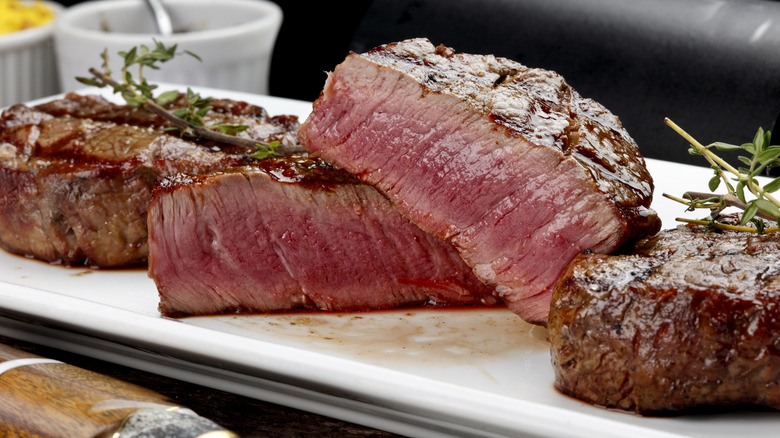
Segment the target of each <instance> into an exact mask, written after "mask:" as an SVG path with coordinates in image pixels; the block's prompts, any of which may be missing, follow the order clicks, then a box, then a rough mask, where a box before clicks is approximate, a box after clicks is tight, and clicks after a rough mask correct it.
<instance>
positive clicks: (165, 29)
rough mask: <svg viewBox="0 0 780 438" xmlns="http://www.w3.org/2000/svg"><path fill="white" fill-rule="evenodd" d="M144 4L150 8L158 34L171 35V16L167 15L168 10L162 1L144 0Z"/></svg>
mask: <svg viewBox="0 0 780 438" xmlns="http://www.w3.org/2000/svg"><path fill="white" fill-rule="evenodd" d="M146 4H147V5H149V9H151V10H152V15H154V22H155V23H156V24H157V30H158V31H159V32H160V34H161V35H163V36H169V35H172V34H173V25H172V24H171V17H170V16H169V15H168V11H166V10H165V7H164V6H163V5H162V2H161V1H160V0H146Z"/></svg>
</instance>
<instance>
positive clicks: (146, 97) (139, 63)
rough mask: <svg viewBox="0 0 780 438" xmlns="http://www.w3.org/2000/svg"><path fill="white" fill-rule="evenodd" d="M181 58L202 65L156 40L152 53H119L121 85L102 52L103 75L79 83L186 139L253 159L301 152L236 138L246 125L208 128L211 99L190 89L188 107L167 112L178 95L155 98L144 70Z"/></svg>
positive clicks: (174, 92)
mask: <svg viewBox="0 0 780 438" xmlns="http://www.w3.org/2000/svg"><path fill="white" fill-rule="evenodd" d="M178 54H186V55H189V56H192V57H194V58H195V59H197V60H199V61H200V58H199V57H198V55H196V54H194V53H192V52H190V51H186V50H185V51H183V52H181V53H179V52H177V45H176V44H174V45H172V46H170V47H166V46H165V45H164V44H163V43H161V42H159V41H157V40H154V48H153V49H150V48H149V47H147V46H145V45H141V46H139V47H133V48H132V49H130V50H129V51H127V52H119V56H120V57H122V59H123V60H124V63H123V65H122V69H121V73H120V74H121V82H120V81H117V80H115V79H114V78H113V77H112V76H111V73H112V72H111V70H110V69H109V66H108V53H107V51H103V53H102V54H101V59H102V60H103V63H102V69H103V71H99V70H97V69H95V68H90V69H89V72H90V73H91V74H92V77H77V78H76V80H78V81H79V82H81V83H83V84H86V85H90V86H94V87H99V88H102V87H106V86H110V87H112V88H113V91H114V93H115V94H120V95H121V96H122V98H123V99H124V100H125V102H127V104H128V105H130V106H132V107H134V108H141V109H145V110H148V111H151V112H154V113H156V114H157V115H159V116H161V117H162V118H164V119H165V120H167V121H168V122H170V123H171V125H172V126H171V127H168V128H165V130H166V131H174V130H175V131H179V132H180V133H181V135H183V136H193V137H201V138H204V139H208V140H213V141H216V142H221V143H226V144H232V145H238V146H244V147H249V148H257V149H258V152H256V153H253V154H251V155H250V156H252V157H254V158H269V157H276V156H279V155H284V154H289V153H293V152H299V151H301V149H299V148H296V147H291V146H282V145H280V144H279V142H278V141H274V142H271V143H267V144H266V143H260V142H257V141H255V140H250V139H245V138H241V137H237V136H236V134H238V133H240V132H243V131H245V130H246V129H248V128H249V127H248V126H247V125H230V124H214V125H209V126H206V125H205V116H206V115H207V114H208V112H209V111H211V110H212V109H213V107H212V106H211V105H210V104H211V101H212V99H210V98H203V97H201V96H200V94H199V93H196V92H194V91H192V89H190V88H188V89H187V102H188V104H187V107H185V108H177V109H174V110H173V111H168V110H167V109H165V107H166V106H168V105H170V104H172V103H174V102H175V101H176V100H177V99H178V97H179V91H177V90H170V91H166V92H163V93H161V94H160V95H158V96H157V97H155V96H154V92H155V90H156V89H157V88H158V86H157V85H156V84H150V83H148V82H147V80H146V78H145V77H144V69H145V68H150V69H154V70H158V69H159V68H160V64H162V63H165V62H167V61H170V60H172V59H173V58H174V57H175V56H176V55H178ZM133 68H136V69H137V70H136V72H137V77H134V76H133V73H132V70H133Z"/></svg>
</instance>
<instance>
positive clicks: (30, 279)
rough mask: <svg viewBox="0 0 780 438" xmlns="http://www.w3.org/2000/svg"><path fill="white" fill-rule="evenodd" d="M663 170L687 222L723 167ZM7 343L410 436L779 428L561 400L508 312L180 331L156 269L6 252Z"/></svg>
mask: <svg viewBox="0 0 780 438" xmlns="http://www.w3.org/2000/svg"><path fill="white" fill-rule="evenodd" d="M173 87H174V86H167V87H166V86H163V87H162V88H161V89H163V90H165V89H169V88H173ZM176 88H179V89H184V88H183V87H176ZM198 90H199V91H201V92H202V94H203V95H208V96H218V97H225V98H232V99H237V100H244V101H248V102H251V103H255V104H258V105H261V106H263V107H265V108H266V109H267V110H268V112H269V113H270V114H272V115H275V114H295V115H298V116H299V117H300V118H301V120H303V119H304V118H305V117H306V115H307V114H308V113H309V112H310V110H311V104H310V103H306V102H299V101H292V100H286V99H279V98H272V97H268V96H257V95H247V94H243V93H235V92H229V91H221V90H211V89H203V88H200V89H198ZM89 92H97V91H89ZM103 94H104V95H106V94H105V93H103ZM657 123H663V121H661V120H659V121H657ZM680 147H687V145H686V144H685V142H684V140H682V139H681V140H680ZM648 166H649V168H650V171H651V173H652V175H653V177H654V179H655V183H656V199H655V200H654V204H653V206H654V208H655V209H656V210H657V211H658V212H659V214H660V215H661V217H662V219H663V221H664V224H665V228H670V227H673V226H674V225H675V222H674V217H675V216H676V215H683V214H684V212H683V210H684V209H683V207H681V206H679V205H677V204H675V203H673V202H671V201H668V200H666V199H665V198H662V197H661V194H662V193H663V192H668V193H672V194H676V195H679V194H681V192H682V191H684V190H691V189H693V190H697V189H698V190H703V189H706V183H707V181H708V179H709V177H710V172H711V171H710V170H709V169H707V168H703V167H702V168H699V167H692V166H686V165H681V164H675V163H669V162H662V161H657V160H648ZM0 333H2V334H4V335H8V336H14V337H17V338H20V339H23V340H28V341H32V342H38V343H40V344H44V345H49V346H54V347H58V348H63V349H66V350H70V351H73V352H76V353H80V354H85V355H89V356H93V357H96V358H99V359H104V360H109V361H113V362H116V363H120V364H123V365H128V366H132V367H136V368H139V369H143V370H146V371H151V372H155V373H159V374H162V375H166V376H170V377H174V378H179V379H182V380H187V381H191V382H194V383H198V384H202V385H207V386H211V387H214V388H218V389H222V390H226V391H231V392H235V393H239V394H242V395H247V396H251V397H255V398H258V399H263V400H267V401H271V402H275V403H280V404H284V405H288V406H291V407H295V408H298V409H303V410H308V411H312V412H316V413H319V414H323V415H329V416H332V417H336V418H340V419H343V420H347V421H352V422H356V423H360V424H364V425H368V426H372V427H376V428H380V429H386V430H389V431H393V432H396V433H399V434H403V435H408V436H426V437H429V436H451V435H457V436H515V437H517V436H545V437H560V436H568V437H593V436H598V437H602V438H606V437H621V438H623V437H628V436H631V437H638V436H650V437H672V436H691V437H733V436H749V437H752V438H757V437H769V436H773V437H774V436H776V434H777V431H778V430H780V413H775V412H766V411H761V410H756V411H747V412H746V411H739V412H733V413H717V414H700V415H687V416H679V417H673V418H646V417H639V416H635V415H632V414H626V413H620V412H614V411H609V410H605V409H601V408H598V407H594V406H591V405H589V404H586V403H582V402H579V401H577V400H575V399H572V398H570V397H566V396H564V395H561V394H560V393H558V392H557V391H556V390H555V389H554V387H553V370H552V366H551V364H550V355H549V350H548V344H547V342H546V341H545V336H546V333H545V332H544V330H543V329H539V328H534V327H533V326H530V325H528V324H526V323H524V322H523V321H521V320H520V319H519V318H518V317H516V316H515V315H514V314H512V313H510V312H508V311H506V310H502V309H472V310H419V309H414V310H397V311H385V312H370V313H352V314H349V313H346V314H288V315H271V316H262V315H254V316H218V317H202V318H188V319H181V320H173V319H167V318H163V317H161V316H160V314H159V313H158V311H157V291H156V288H155V286H154V283H153V282H152V281H151V280H150V279H149V278H148V276H147V275H146V271H144V270H132V269H131V270H110V271H98V270H91V269H86V268H64V267H62V266H55V265H49V264H46V263H42V262H38V261H34V260H29V259H25V258H22V257H17V256H14V255H10V254H7V253H5V252H0ZM204 414H207V413H204Z"/></svg>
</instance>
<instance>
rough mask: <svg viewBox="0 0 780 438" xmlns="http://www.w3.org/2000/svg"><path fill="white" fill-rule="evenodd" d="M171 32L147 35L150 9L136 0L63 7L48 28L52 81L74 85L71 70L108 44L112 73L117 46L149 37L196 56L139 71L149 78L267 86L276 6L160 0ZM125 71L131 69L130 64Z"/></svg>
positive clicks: (252, 88)
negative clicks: (54, 67)
mask: <svg viewBox="0 0 780 438" xmlns="http://www.w3.org/2000/svg"><path fill="white" fill-rule="evenodd" d="M163 4H164V6H165V7H166V8H167V9H168V11H169V13H170V15H171V21H172V22H173V23H172V24H173V28H174V31H175V32H174V34H173V35H171V36H167V37H162V36H160V35H155V27H154V23H153V21H152V14H151V12H150V11H149V9H148V7H147V6H146V4H145V3H144V2H143V1H141V0H101V1H90V2H85V3H81V4H78V5H75V6H72V7H70V8H67V9H66V10H64V11H63V12H62V14H61V15H60V18H59V20H57V23H56V25H55V28H54V41H55V43H56V53H57V61H58V67H59V78H60V85H61V87H62V90H63V91H71V90H74V89H77V88H82V87H83V85H82V84H81V83H79V82H77V81H76V79H75V78H76V77H77V76H82V77H83V76H89V73H88V71H89V68H90V67H95V68H98V69H100V67H101V63H102V59H101V57H100V54H101V53H102V52H103V50H104V49H107V50H108V55H109V61H110V63H109V66H110V68H111V70H112V72H113V75H114V77H118V72H119V71H120V68H121V66H122V59H121V58H120V56H119V55H118V52H120V51H125V52H126V51H128V50H130V49H131V48H133V47H137V46H140V45H146V46H148V47H154V40H155V39H156V40H157V41H160V42H162V43H164V44H165V45H166V46H170V45H172V44H177V45H178V52H183V51H190V52H193V53H195V54H197V55H198V57H199V58H201V60H202V61H198V60H197V59H195V58H193V57H190V56H187V55H177V56H176V57H175V58H174V59H173V60H171V61H169V62H167V63H165V64H162V65H161V68H160V70H151V69H145V70H144V77H145V78H146V79H147V80H148V81H149V82H167V83H177V84H184V85H193V86H195V85H199V86H207V87H214V88H221V89H228V90H236V91H243V92H251V93H258V94H267V93H268V75H269V69H270V63H271V55H272V53H273V48H274V43H275V42H276V36H277V34H278V33H279V28H280V27H281V24H282V11H281V8H279V6H277V5H276V4H274V3H272V2H270V1H265V0H165V1H164V2H163ZM133 74H136V71H135V70H133Z"/></svg>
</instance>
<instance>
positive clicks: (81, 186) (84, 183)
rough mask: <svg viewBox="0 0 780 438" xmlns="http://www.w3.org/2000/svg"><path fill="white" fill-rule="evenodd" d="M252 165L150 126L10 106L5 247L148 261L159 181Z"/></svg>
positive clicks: (4, 137)
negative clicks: (151, 209)
mask: <svg viewBox="0 0 780 438" xmlns="http://www.w3.org/2000/svg"><path fill="white" fill-rule="evenodd" d="M251 161H252V159H250V158H248V157H247V156H245V155H233V154H226V153H222V152H215V151H212V150H211V149H210V148H207V147H206V146H203V145H198V144H194V143H191V142H188V141H184V140H182V139H180V138H177V137H174V136H170V135H166V134H163V133H160V132H159V131H156V130H154V129H152V128H147V127H139V126H132V125H127V124H116V123H113V122H101V121H95V120H92V119H88V118H84V119H79V118H74V117H71V116H61V117H54V116H52V115H50V114H48V113H45V112H42V111H39V110H36V109H32V108H29V107H26V106H22V105H17V106H14V107H12V108H10V109H8V110H6V111H5V112H4V113H3V116H2V118H0V209H1V210H0V245H2V246H3V247H4V248H5V249H7V250H8V251H11V252H14V253H18V254H22V255H25V256H28V257H35V258H39V259H42V260H46V261H49V262H53V263H63V264H66V265H82V264H86V265H90V266H93V267H117V266H130V265H140V264H144V263H146V261H147V256H148V247H147V241H146V240H147V231H146V219H147V218H146V213H147V204H148V202H149V200H150V199H151V189H152V186H153V184H154V182H155V181H156V180H157V179H158V178H160V177H163V176H167V175H173V174H175V173H180V172H187V173H202V172H209V171H215V170H221V169H225V168H229V167H233V166H237V165H244V164H247V163H248V162H251Z"/></svg>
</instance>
